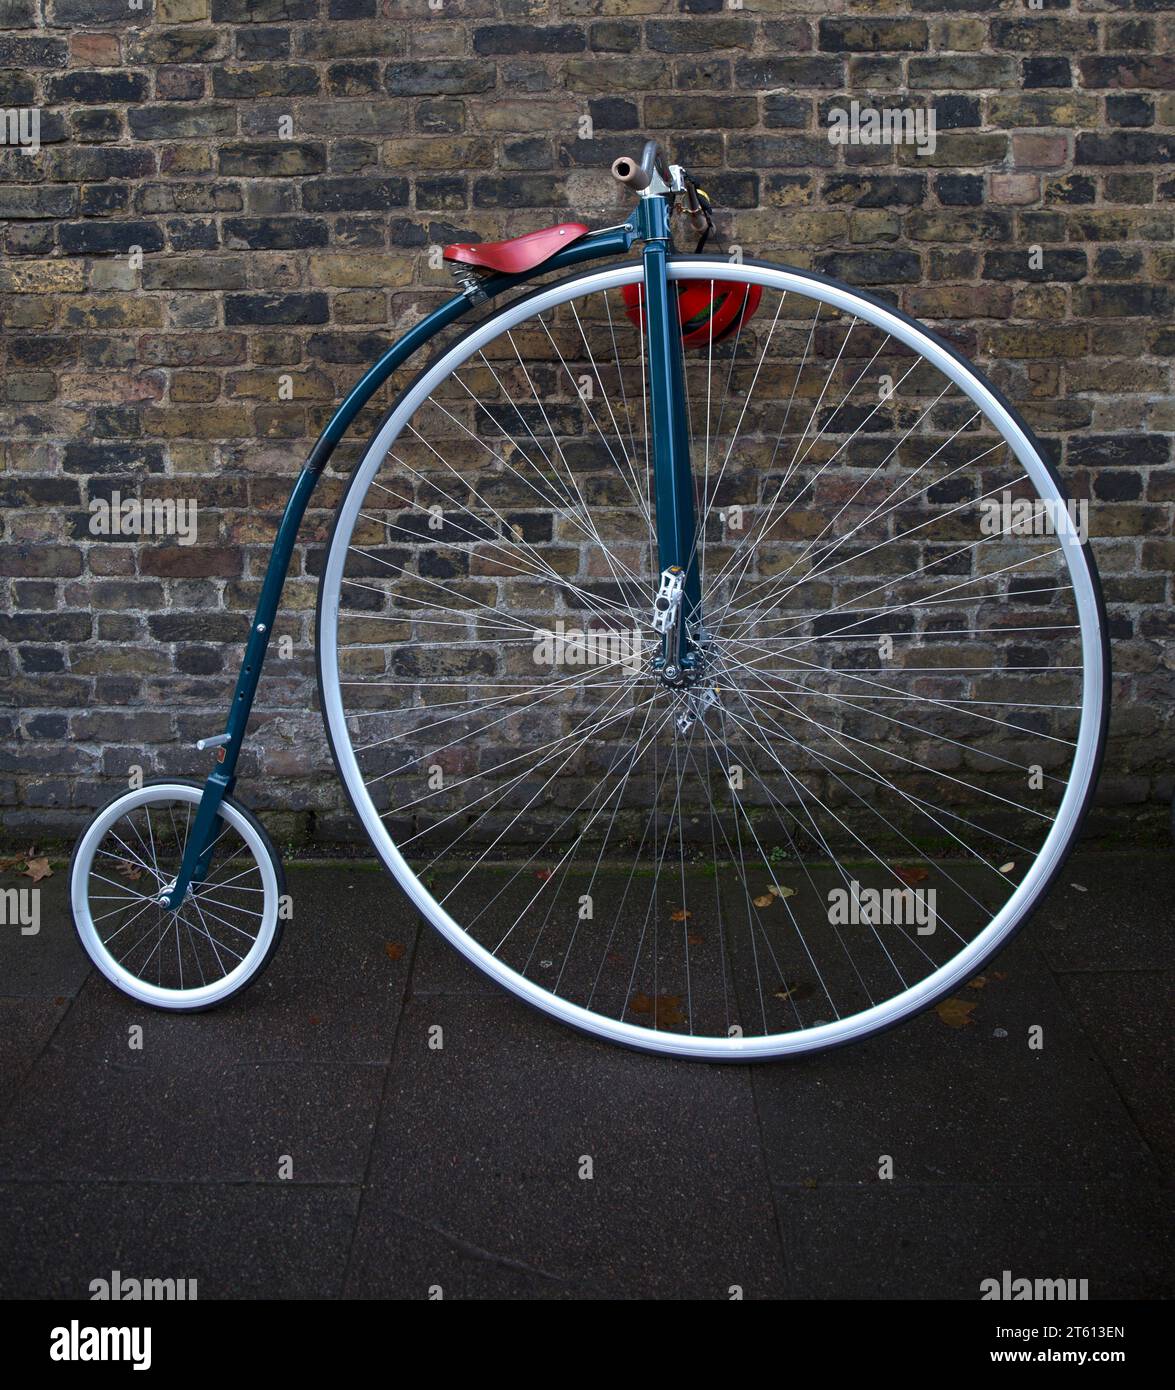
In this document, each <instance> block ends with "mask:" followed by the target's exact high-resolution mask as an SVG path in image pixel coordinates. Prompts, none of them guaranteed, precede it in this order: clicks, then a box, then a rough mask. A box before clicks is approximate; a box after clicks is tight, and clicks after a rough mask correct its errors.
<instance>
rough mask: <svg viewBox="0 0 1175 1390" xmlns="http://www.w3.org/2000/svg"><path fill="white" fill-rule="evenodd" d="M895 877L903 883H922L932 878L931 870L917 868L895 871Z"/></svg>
mask: <svg viewBox="0 0 1175 1390" xmlns="http://www.w3.org/2000/svg"><path fill="white" fill-rule="evenodd" d="M894 875H895V877H897V878H900V879H901V881H902V882H903V883H921V882H922V881H923V879H927V878H929V877H930V870H929V869H920V868H918V867H916V866H915V867H913V868H909V869H895V870H894Z"/></svg>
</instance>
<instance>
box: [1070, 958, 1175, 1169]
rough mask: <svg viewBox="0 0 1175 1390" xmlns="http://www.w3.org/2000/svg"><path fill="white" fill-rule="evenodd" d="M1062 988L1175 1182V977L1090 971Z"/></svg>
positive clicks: (1164, 973)
mask: <svg viewBox="0 0 1175 1390" xmlns="http://www.w3.org/2000/svg"><path fill="white" fill-rule="evenodd" d="M1060 984H1061V989H1062V991H1063V993H1064V994H1065V996H1066V997H1067V998H1068V999H1069V1001H1070V1002H1071V1003H1072V1005H1073V1008H1074V1010H1075V1012H1076V1014H1077V1017H1078V1018H1079V1019H1080V1021H1081V1026H1082V1027H1083V1028H1084V1029H1085V1032H1086V1035H1087V1036H1088V1037H1089V1038H1090V1039H1091V1040H1092V1042H1093V1044H1094V1046H1095V1047H1096V1048H1097V1051H1098V1055H1099V1056H1100V1058H1101V1060H1102V1062H1103V1063H1104V1064H1105V1066H1106V1067H1107V1068H1108V1070H1109V1072H1110V1075H1111V1076H1112V1077H1113V1080H1114V1085H1115V1086H1116V1087H1117V1089H1118V1092H1119V1094H1120V1095H1121V1097H1122V1099H1123V1101H1124V1103H1125V1105H1126V1108H1127V1110H1129V1112H1130V1115H1131V1118H1132V1119H1133V1121H1134V1123H1135V1124H1136V1125H1137V1127H1138V1129H1139V1132H1140V1133H1141V1134H1142V1136H1143V1138H1144V1139H1145V1140H1146V1142H1147V1143H1148V1144H1149V1145H1150V1147H1151V1149H1152V1150H1153V1151H1154V1153H1155V1155H1156V1156H1157V1158H1158V1160H1159V1162H1160V1164H1161V1165H1162V1167H1163V1171H1164V1172H1165V1173H1166V1175H1167V1177H1168V1178H1171V1177H1175V1107H1172V1105H1171V1078H1172V1077H1173V1076H1175V1014H1173V1011H1172V1000H1173V999H1175V973H1173V972H1171V971H1114V972H1107V973H1101V972H1092V971H1091V972H1088V973H1082V974H1074V975H1063V976H1062V977H1061V979H1060Z"/></svg>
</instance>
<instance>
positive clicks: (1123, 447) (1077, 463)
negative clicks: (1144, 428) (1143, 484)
mask: <svg viewBox="0 0 1175 1390" xmlns="http://www.w3.org/2000/svg"><path fill="white" fill-rule="evenodd" d="M1170 458H1171V441H1170V440H1169V439H1167V438H1165V437H1164V436H1163V435H1161V434H1125V433H1123V434H1087V435H1077V436H1075V437H1074V438H1073V439H1071V440H1070V441H1069V450H1068V463H1069V465H1070V467H1072V468H1122V467H1126V468H1147V467H1156V466H1159V465H1161V464H1164V463H1168V462H1170Z"/></svg>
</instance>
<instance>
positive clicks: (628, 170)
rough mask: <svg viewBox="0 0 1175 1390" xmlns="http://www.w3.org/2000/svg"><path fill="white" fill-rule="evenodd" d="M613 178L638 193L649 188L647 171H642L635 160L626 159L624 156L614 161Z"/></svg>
mask: <svg viewBox="0 0 1175 1390" xmlns="http://www.w3.org/2000/svg"><path fill="white" fill-rule="evenodd" d="M612 177H613V178H614V179H616V180H617V181H618V182H620V183H622V184H624V185H625V186H626V187H628V188H631V189H633V190H634V192H637V193H639V192H640V191H641V189H643V188H648V186H649V181H650V178H649V171H648V170H647V169H642V168H641V166H640V165H639V164H638V163H637V161H636V160H635V159H625V158H624V157H623V156H621V158H620V159H616V160H613V161H612Z"/></svg>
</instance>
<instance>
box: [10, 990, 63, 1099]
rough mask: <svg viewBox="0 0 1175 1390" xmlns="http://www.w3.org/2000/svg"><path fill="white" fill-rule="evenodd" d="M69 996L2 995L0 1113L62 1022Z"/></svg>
mask: <svg viewBox="0 0 1175 1390" xmlns="http://www.w3.org/2000/svg"><path fill="white" fill-rule="evenodd" d="M67 1007H68V1000H65V999H62V1000H61V1001H60V1002H58V1003H55V1002H54V1001H53V1000H48V1001H41V1000H39V999H0V1115H2V1114H3V1113H4V1108H5V1106H7V1104H8V1102H9V1101H10V1100H11V1099H12V1098H13V1096H14V1095H15V1094H16V1092H17V1088H18V1087H19V1086H20V1083H21V1082H22V1081H23V1079H24V1077H25V1074H26V1073H27V1072H28V1071H29V1069H30V1068H31V1067H32V1065H33V1063H34V1062H35V1061H36V1060H37V1058H38V1057H39V1056H40V1055H41V1053H42V1052H43V1051H44V1049H45V1046H46V1044H47V1043H48V1041H49V1039H50V1038H51V1037H52V1036H53V1030H54V1029H55V1028H56V1027H57V1025H58V1024H59V1023H60V1022H61V1019H62V1017H63V1016H64V1014H65V1011H66V1009H67Z"/></svg>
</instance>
